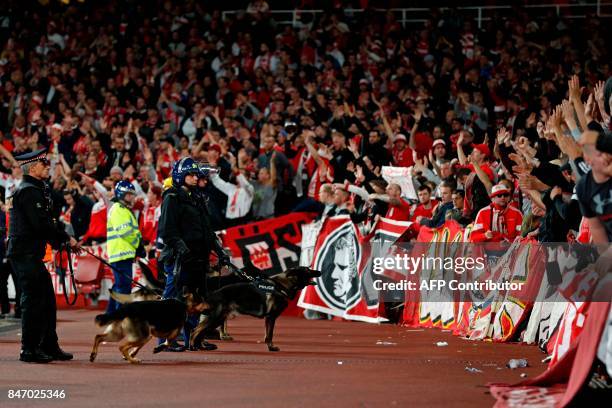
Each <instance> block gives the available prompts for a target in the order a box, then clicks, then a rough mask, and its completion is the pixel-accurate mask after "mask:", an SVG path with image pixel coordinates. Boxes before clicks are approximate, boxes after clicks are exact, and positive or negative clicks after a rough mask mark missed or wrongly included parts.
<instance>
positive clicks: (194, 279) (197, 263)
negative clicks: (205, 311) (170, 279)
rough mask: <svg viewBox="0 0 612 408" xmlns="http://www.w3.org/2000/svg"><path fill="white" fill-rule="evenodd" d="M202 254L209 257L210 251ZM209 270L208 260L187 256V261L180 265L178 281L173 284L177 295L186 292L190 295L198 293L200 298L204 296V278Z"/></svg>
mask: <svg viewBox="0 0 612 408" xmlns="http://www.w3.org/2000/svg"><path fill="white" fill-rule="evenodd" d="M202 252H204V253H206V256H209V255H210V251H208V252H206V251H202ZM209 268H210V266H209V262H208V259H205V258H201V257H200V256H197V257H196V256H193V257H192V256H189V255H187V259H185V260H184V261H182V262H181V263H180V270H179V273H178V279H176V282H175V286H176V290H177V294H178V295H182V294H183V290H187V291H189V292H192V293H194V292H196V291H199V292H200V294H201V295H202V296H206V292H207V290H206V279H205V276H206V275H207V274H208V271H209Z"/></svg>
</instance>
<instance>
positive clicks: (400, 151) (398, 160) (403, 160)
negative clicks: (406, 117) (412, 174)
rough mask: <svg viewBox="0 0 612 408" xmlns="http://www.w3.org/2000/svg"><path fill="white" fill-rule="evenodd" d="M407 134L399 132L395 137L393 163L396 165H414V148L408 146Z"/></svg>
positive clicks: (392, 151) (392, 152)
mask: <svg viewBox="0 0 612 408" xmlns="http://www.w3.org/2000/svg"><path fill="white" fill-rule="evenodd" d="M407 142H408V140H407V139H406V136H405V135H403V134H401V133H398V134H397V135H395V137H394V138H393V150H391V154H393V165H394V166H396V167H410V166H412V165H414V158H413V157H412V149H411V148H409V147H408V143H407Z"/></svg>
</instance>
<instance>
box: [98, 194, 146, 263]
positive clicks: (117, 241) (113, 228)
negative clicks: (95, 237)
mask: <svg viewBox="0 0 612 408" xmlns="http://www.w3.org/2000/svg"><path fill="white" fill-rule="evenodd" d="M141 239H142V234H141V233H140V230H139V229H138V221H136V217H135V216H134V213H132V211H131V210H130V209H129V208H127V207H126V206H124V205H123V204H121V203H119V202H115V203H114V204H113V205H112V206H111V209H110V211H109V212H108V218H107V221H106V251H107V253H108V260H109V262H118V261H123V260H125V259H133V258H135V257H136V248H138V245H140V240H141Z"/></svg>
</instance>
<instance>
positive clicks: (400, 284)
mask: <svg viewBox="0 0 612 408" xmlns="http://www.w3.org/2000/svg"><path fill="white" fill-rule="evenodd" d="M486 266H487V256H486V255H483V256H477V257H471V256H466V257H450V256H447V257H439V256H433V257H432V256H425V255H423V254H421V255H420V256H416V257H414V256H410V255H408V254H401V255H400V254H395V256H389V257H374V258H373V259H372V272H373V273H374V274H376V275H382V274H384V272H385V271H395V272H397V273H399V274H405V275H413V276H414V275H415V274H417V272H419V271H454V273H456V274H458V275H460V276H462V275H463V274H464V273H465V272H467V271H472V270H484V269H485V268H486ZM372 284H373V287H374V289H376V290H378V291H384V290H405V291H410V290H436V289H444V288H448V289H449V290H451V291H456V290H477V291H483V290H486V291H493V290H506V291H507V290H522V289H523V285H524V284H525V282H507V281H506V282H496V281H494V280H492V279H485V280H484V281H482V282H478V281H471V282H465V281H461V279H420V280H418V281H414V280H409V279H400V280H399V281H388V280H387V281H386V280H383V279H375V280H374V281H373V282H372Z"/></svg>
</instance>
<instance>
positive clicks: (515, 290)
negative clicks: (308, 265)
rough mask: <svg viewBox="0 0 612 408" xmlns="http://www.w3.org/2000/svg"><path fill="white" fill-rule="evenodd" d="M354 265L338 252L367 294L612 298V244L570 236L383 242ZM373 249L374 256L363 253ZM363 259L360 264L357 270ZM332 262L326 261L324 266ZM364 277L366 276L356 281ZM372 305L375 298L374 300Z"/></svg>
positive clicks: (372, 297)
mask: <svg viewBox="0 0 612 408" xmlns="http://www.w3.org/2000/svg"><path fill="white" fill-rule="evenodd" d="M355 255H356V256H355V257H356V259H357V261H358V262H353V263H351V265H354V268H353V269H354V271H352V272H351V273H348V272H347V270H350V269H351V268H348V267H346V265H344V264H345V263H346V262H345V261H344V258H343V257H341V256H337V257H336V258H338V259H336V258H334V265H335V264H336V263H337V264H338V267H336V268H334V269H333V270H334V271H336V272H337V273H336V274H335V275H334V274H332V276H331V277H332V278H337V279H340V277H341V275H342V274H341V273H340V271H344V272H345V275H347V276H348V278H347V279H349V280H350V283H351V284H352V287H353V286H357V285H358V287H360V289H359V291H360V292H361V295H362V297H364V298H365V299H366V300H368V301H371V303H372V304H374V303H375V302H376V301H377V300H382V301H388V302H401V301H404V300H406V299H413V298H414V297H413V295H414V296H417V297H418V298H419V299H420V301H422V302H423V301H426V302H427V301H431V302H447V301H451V302H456V301H457V300H458V299H459V300H468V301H474V302H487V301H498V300H499V299H501V298H504V297H505V298H508V299H519V300H520V301H521V302H530V301H542V302H565V301H567V300H571V301H574V302H577V301H587V300H590V301H606V302H609V301H610V299H612V271H611V269H612V249H611V248H610V247H609V246H606V247H603V248H600V247H595V246H591V245H582V244H567V243H519V242H515V243H467V242H431V243H401V244H397V243H396V244H393V243H390V242H382V243H378V244H376V245H371V246H370V247H368V248H367V250H362V251H361V252H359V253H358V252H357V251H355ZM364 256H367V258H365V259H364V258H363V257H364ZM357 265H361V267H360V269H359V273H357V271H358V269H357ZM324 269H325V268H324ZM357 281H359V283H357ZM368 304H369V303H368Z"/></svg>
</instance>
